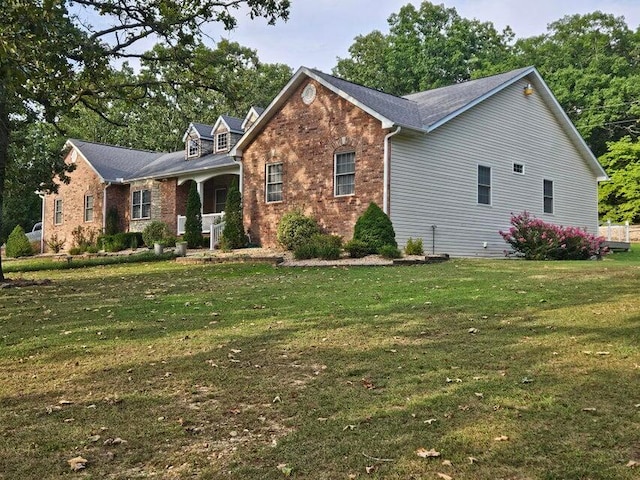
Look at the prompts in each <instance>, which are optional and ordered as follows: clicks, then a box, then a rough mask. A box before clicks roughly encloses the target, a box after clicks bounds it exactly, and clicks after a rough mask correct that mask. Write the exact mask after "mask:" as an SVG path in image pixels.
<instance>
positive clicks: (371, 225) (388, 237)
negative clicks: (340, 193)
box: [353, 202, 398, 253]
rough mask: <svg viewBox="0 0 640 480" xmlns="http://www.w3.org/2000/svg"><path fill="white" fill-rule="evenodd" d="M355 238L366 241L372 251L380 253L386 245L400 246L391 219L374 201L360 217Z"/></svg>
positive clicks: (354, 232)
mask: <svg viewBox="0 0 640 480" xmlns="http://www.w3.org/2000/svg"><path fill="white" fill-rule="evenodd" d="M353 239H354V240H361V241H363V242H364V243H366V244H367V246H368V247H369V251H370V252H371V253H378V252H379V251H380V249H381V248H382V247H384V246H385V245H391V246H393V247H397V246H398V244H397V242H396V232H395V231H394V230H393V224H392V223H391V219H390V218H389V217H388V216H387V214H386V213H384V212H383V211H382V209H381V208H380V207H379V206H378V205H376V204H375V203H373V202H371V203H370V204H369V207H368V208H367V209H366V210H365V212H364V213H363V214H362V215H360V218H358V221H357V222H356V226H355V229H354V231H353Z"/></svg>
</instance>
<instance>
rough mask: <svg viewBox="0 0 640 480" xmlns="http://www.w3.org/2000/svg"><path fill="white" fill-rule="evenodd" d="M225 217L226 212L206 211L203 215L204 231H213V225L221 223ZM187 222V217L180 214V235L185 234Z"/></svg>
mask: <svg viewBox="0 0 640 480" xmlns="http://www.w3.org/2000/svg"><path fill="white" fill-rule="evenodd" d="M223 219H224V212H221V213H205V214H203V215H202V233H211V225H220V223H222V221H223ZM185 223H187V217H186V216H184V215H178V235H183V234H184V225H185Z"/></svg>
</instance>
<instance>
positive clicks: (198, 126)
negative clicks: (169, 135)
mask: <svg viewBox="0 0 640 480" xmlns="http://www.w3.org/2000/svg"><path fill="white" fill-rule="evenodd" d="M191 126H193V128H195V130H196V132H198V135H200V138H206V139H209V140H213V136H212V135H211V131H212V130H213V125H206V124H204V123H196V122H192V123H191Z"/></svg>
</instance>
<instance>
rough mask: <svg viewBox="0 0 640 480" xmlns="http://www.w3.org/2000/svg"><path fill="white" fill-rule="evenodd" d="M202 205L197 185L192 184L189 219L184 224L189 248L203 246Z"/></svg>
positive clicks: (188, 206)
mask: <svg viewBox="0 0 640 480" xmlns="http://www.w3.org/2000/svg"><path fill="white" fill-rule="evenodd" d="M201 210H202V203H200V194H198V190H197V188H196V183H195V182H192V183H191V188H190V189H189V196H188V197H187V219H186V221H185V224H184V237H183V238H184V241H185V242H187V246H188V247H189V248H199V247H201V246H202V213H201Z"/></svg>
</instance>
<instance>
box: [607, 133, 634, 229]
mask: <svg viewBox="0 0 640 480" xmlns="http://www.w3.org/2000/svg"><path fill="white" fill-rule="evenodd" d="M608 148H609V151H608V152H607V153H605V154H604V155H603V156H601V157H600V163H602V166H603V167H604V168H605V169H606V170H607V173H608V174H609V176H610V177H611V180H610V181H608V182H605V183H603V184H602V185H601V187H600V215H601V217H602V218H603V219H606V220H612V221H615V222H624V221H629V222H631V223H640V141H638V140H637V139H636V140H632V139H631V137H624V138H622V139H621V140H618V141H617V142H611V143H609V146H608Z"/></svg>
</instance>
